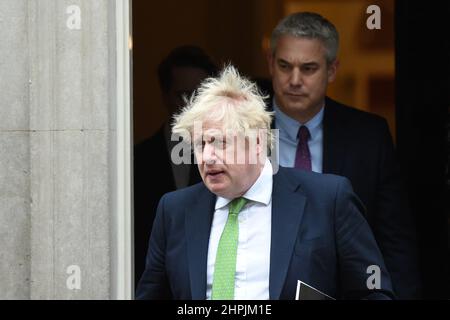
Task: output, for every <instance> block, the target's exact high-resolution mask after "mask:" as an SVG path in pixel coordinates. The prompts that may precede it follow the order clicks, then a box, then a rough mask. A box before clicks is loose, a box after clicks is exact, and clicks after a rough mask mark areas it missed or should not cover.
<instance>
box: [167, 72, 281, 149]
mask: <svg viewBox="0 0 450 320" xmlns="http://www.w3.org/2000/svg"><path fill="white" fill-rule="evenodd" d="M265 98H266V97H263V96H262V95H261V93H260V92H259V90H258V87H257V86H256V84H255V83H253V82H251V81H249V80H248V79H246V78H245V77H242V76H241V75H240V74H239V72H238V71H237V70H236V68H235V67H233V66H232V65H228V66H227V67H225V68H224V70H223V71H222V72H221V73H220V75H219V76H218V77H216V78H207V79H206V80H204V81H203V82H202V84H201V85H200V87H199V89H198V90H197V92H196V93H195V94H194V95H193V96H192V97H191V98H190V99H189V100H188V101H186V106H185V107H184V108H183V109H182V110H181V112H180V113H179V114H177V115H175V116H174V122H173V125H172V132H173V133H174V134H177V135H179V136H181V137H183V138H184V139H186V140H187V141H190V137H191V135H192V133H193V128H194V124H195V123H196V122H200V121H212V122H221V123H222V125H223V127H224V129H225V130H232V132H235V133H243V134H247V133H248V132H250V131H251V130H255V129H259V130H261V129H262V130H266V132H267V136H266V138H267V145H268V148H269V149H271V147H272V144H273V136H272V133H271V130H270V124H271V121H272V115H273V112H269V111H267V110H266V104H265V102H264V99H265Z"/></svg>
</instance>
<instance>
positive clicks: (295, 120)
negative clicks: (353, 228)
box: [268, 12, 420, 299]
mask: <svg viewBox="0 0 450 320" xmlns="http://www.w3.org/2000/svg"><path fill="white" fill-rule="evenodd" d="M338 46H339V36H338V32H337V30H336V28H335V27H334V25H333V24H332V23H330V22H329V21H328V20H326V19H325V18H323V17H322V16H320V15H318V14H315V13H308V12H304V13H296V14H292V15H290V16H288V17H286V18H284V19H283V20H282V21H281V22H280V23H279V24H278V26H277V27H276V28H275V29H274V31H273V33H272V39H271V52H270V54H269V56H268V63H269V69H270V73H271V76H272V83H273V91H274V96H273V98H272V99H271V101H270V104H271V109H272V110H273V111H274V112H275V121H274V123H273V127H275V128H277V129H279V130H280V132H279V134H280V144H279V159H278V161H279V163H280V165H281V166H285V167H295V168H298V169H303V170H306V171H315V172H319V173H332V174H336V175H341V176H344V177H347V178H348V179H349V180H350V181H351V183H352V185H353V188H354V190H355V192H356V194H357V195H358V197H359V198H360V199H361V200H362V202H363V204H364V205H365V207H366V208H367V211H366V217H367V219H368V222H369V224H370V226H371V227H372V230H373V233H374V235H375V238H376V240H377V243H378V245H379V247H380V249H381V252H382V253H383V256H384V259H385V262H386V265H387V268H388V270H389V272H390V274H391V276H392V282H393V286H394V289H395V292H396V294H397V295H398V297H399V298H402V299H411V298H418V297H419V289H420V280H419V276H418V259H417V253H416V238H415V228H414V225H413V223H412V219H411V216H410V213H409V210H408V206H407V204H406V200H405V195H404V194H403V191H402V186H401V182H400V177H399V171H398V168H397V165H396V161H395V156H394V147H393V143H392V138H391V135H390V133H389V129H388V126H387V123H386V121H385V120H384V119H383V118H381V117H379V116H376V115H373V114H369V113H367V112H362V111H359V110H357V109H354V108H351V107H348V106H345V105H343V104H340V103H338V102H336V101H333V100H332V99H330V98H328V97H326V91H327V86H328V84H329V83H331V82H333V81H334V79H335V77H336V72H337V68H338V64H339V62H338V59H337V51H338Z"/></svg>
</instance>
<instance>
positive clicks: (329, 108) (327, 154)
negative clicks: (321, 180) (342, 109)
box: [322, 98, 347, 174]
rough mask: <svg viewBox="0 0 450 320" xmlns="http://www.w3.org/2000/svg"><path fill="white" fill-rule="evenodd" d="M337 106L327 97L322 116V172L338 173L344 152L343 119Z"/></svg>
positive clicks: (341, 165)
mask: <svg viewBox="0 0 450 320" xmlns="http://www.w3.org/2000/svg"><path fill="white" fill-rule="evenodd" d="M338 108H339V106H337V105H336V102H334V101H333V100H331V99H329V98H327V99H326V101H325V111H324V116H323V163H322V165H323V168H322V172H323V173H333V174H340V173H341V172H342V168H343V163H344V160H345V154H346V148H347V144H346V141H347V139H346V137H345V130H344V129H345V119H342V117H340V116H339V110H338Z"/></svg>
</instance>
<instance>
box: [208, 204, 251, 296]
mask: <svg viewBox="0 0 450 320" xmlns="http://www.w3.org/2000/svg"><path fill="white" fill-rule="evenodd" d="M246 203H247V199H245V198H236V199H234V200H233V201H231V203H230V205H229V208H230V211H229V213H228V219H227V223H226V225H225V228H224V229H223V232H222V236H221V237H220V241H219V246H218V248H217V256H216V263H215V265H214V277H213V284H212V300H233V299H234V276H235V274H236V255H237V245H238V240H239V222H238V214H239V211H241V209H242V208H243V207H244V206H245V204H246Z"/></svg>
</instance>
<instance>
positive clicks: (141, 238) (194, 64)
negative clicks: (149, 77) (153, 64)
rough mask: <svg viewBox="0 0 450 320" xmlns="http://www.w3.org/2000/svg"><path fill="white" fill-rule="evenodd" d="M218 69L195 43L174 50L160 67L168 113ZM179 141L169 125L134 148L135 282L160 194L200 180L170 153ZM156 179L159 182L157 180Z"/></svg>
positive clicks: (196, 172) (163, 97) (159, 74)
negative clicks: (175, 140) (171, 132)
mask: <svg viewBox="0 0 450 320" xmlns="http://www.w3.org/2000/svg"><path fill="white" fill-rule="evenodd" d="M216 72H217V68H216V66H215V64H214V63H213V62H212V60H211V59H210V58H209V57H208V55H207V54H206V53H205V52H204V51H203V50H202V49H200V48H198V47H195V46H181V47H177V48H175V49H174V50H172V51H171V52H170V53H169V55H168V56H167V57H166V58H165V59H164V60H163V61H162V62H161V63H160V65H159V66H158V79H159V84H160V88H161V92H162V100H163V102H164V105H165V107H166V109H167V113H168V114H169V119H170V118H171V117H172V115H173V114H175V113H176V112H178V110H179V109H180V108H181V107H183V106H184V101H183V98H184V97H186V98H188V97H190V96H191V95H192V93H193V91H194V90H195V89H197V87H198V86H199V84H200V82H201V81H202V80H204V79H205V78H206V77H208V76H212V75H214V74H215V73H216ZM175 144H176V142H174V141H171V134H170V124H169V123H168V122H166V123H165V124H164V125H163V126H162V127H161V129H159V130H158V132H157V133H156V134H155V135H154V136H152V137H151V138H149V139H146V140H144V141H143V142H141V143H140V144H138V145H137V146H136V147H135V151H134V221H135V223H134V235H135V237H134V238H135V242H134V244H135V250H134V252H135V283H136V284H137V281H138V280H139V278H140V277H141V275H142V272H143V271H144V266H145V254H146V252H147V244H148V239H149V237H150V231H151V229H152V224H153V220H154V218H155V212H156V207H157V205H158V202H159V199H160V198H161V196H162V195H163V194H165V193H167V192H169V191H173V190H176V189H180V188H183V187H186V186H188V185H192V184H195V183H198V182H199V181H201V178H200V176H199V174H198V170H197V168H195V166H194V168H193V170H191V167H192V166H191V165H189V164H183V163H181V164H173V163H172V162H171V161H170V154H171V152H172V150H173V149H172V148H173V146H174V145H175ZM155 182H157V183H155Z"/></svg>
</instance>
